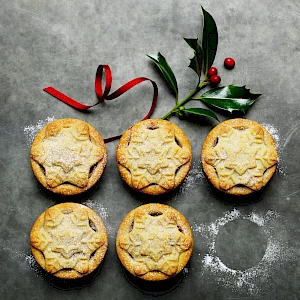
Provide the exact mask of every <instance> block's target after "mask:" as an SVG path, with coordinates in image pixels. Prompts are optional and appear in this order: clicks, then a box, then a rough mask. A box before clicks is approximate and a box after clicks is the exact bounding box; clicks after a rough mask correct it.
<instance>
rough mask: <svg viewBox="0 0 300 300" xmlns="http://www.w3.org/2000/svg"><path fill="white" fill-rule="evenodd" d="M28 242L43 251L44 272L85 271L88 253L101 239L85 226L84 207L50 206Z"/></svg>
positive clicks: (86, 222)
mask: <svg viewBox="0 0 300 300" xmlns="http://www.w3.org/2000/svg"><path fill="white" fill-rule="evenodd" d="M31 244H32V246H33V247H35V248H36V249H38V250H40V251H41V252H42V253H43V255H44V258H45V269H46V271H48V272H50V273H56V272H58V271H60V270H63V269H73V270H76V271H77V272H79V273H87V272H88V270H89V260H90V258H91V255H92V253H93V252H94V251H96V250H97V249H98V248H100V247H101V246H102V245H103V238H102V236H101V233H100V232H98V231H97V232H96V231H94V230H93V229H92V228H91V226H90V225H89V218H88V214H87V212H86V211H85V210H84V209H74V210H69V211H65V212H64V211H60V210H58V209H56V208H50V209H48V210H47V211H46V213H45V216H44V223H43V226H42V227H41V228H40V229H39V230H38V231H36V232H34V234H33V235H32V237H31Z"/></svg>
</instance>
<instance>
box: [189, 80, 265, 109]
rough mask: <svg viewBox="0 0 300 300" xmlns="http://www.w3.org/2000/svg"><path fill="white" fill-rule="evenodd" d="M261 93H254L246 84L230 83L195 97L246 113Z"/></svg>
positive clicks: (213, 104) (210, 103)
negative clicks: (235, 84)
mask: <svg viewBox="0 0 300 300" xmlns="http://www.w3.org/2000/svg"><path fill="white" fill-rule="evenodd" d="M259 96H261V94H254V93H251V92H250V89H247V88H246V86H234V85H228V86H223V87H217V88H214V89H211V90H209V91H207V92H205V93H204V94H202V95H201V96H199V97H197V98H194V99H198V100H201V101H202V102H204V103H206V104H209V105H212V106H215V107H217V108H220V109H223V110H227V111H228V112H230V113H232V112H233V111H238V112H242V113H244V114H245V113H246V112H247V111H248V110H249V109H250V107H251V106H252V105H253V104H254V102H255V100H256V99H257V98H258V97H259Z"/></svg>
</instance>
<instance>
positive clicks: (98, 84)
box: [43, 65, 158, 143]
mask: <svg viewBox="0 0 300 300" xmlns="http://www.w3.org/2000/svg"><path fill="white" fill-rule="evenodd" d="M103 70H104V72H105V88H104V92H103V91H102V78H103ZM144 81H150V82H151V83H152V86H153V90H154V91H153V99H152V105H151V107H150V110H149V112H148V113H147V115H146V116H145V117H144V118H143V119H142V120H146V119H148V118H149V117H150V116H151V115H152V113H153V111H154V108H155V106H156V103H157V99H158V88H157V85H156V83H155V82H154V81H153V80H151V79H148V78H146V77H138V78H135V79H133V80H130V81H129V82H127V83H125V84H124V85H122V86H121V87H120V88H118V89H117V90H116V91H115V92H113V93H111V94H109V92H110V89H111V83H112V73H111V70H110V67H109V66H108V65H99V66H98V68H97V72H96V78H95V92H96V95H97V98H98V101H97V102H96V103H95V104H93V105H84V104H82V103H80V102H78V101H76V100H74V99H72V98H70V97H69V96H67V95H65V94H63V93H61V92H60V91H58V90H56V89H55V88H53V87H52V86H48V87H46V88H44V89H43V90H44V91H45V92H47V93H49V94H50V95H52V96H53V97H55V98H57V99H59V100H61V101H63V102H65V103H66V104H68V105H70V106H72V107H74V108H76V109H79V110H87V109H89V108H91V107H93V106H95V105H97V104H99V103H102V102H104V100H113V99H115V98H117V97H119V96H121V95H122V94H124V93H125V92H127V91H128V90H130V89H131V88H133V87H134V86H136V85H137V84H140V83H141V82H144ZM120 137H121V135H118V136H113V137H110V138H107V139H104V142H105V143H109V142H111V141H114V140H116V139H119V138H120Z"/></svg>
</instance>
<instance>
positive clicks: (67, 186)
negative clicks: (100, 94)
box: [30, 119, 107, 194]
mask: <svg viewBox="0 0 300 300" xmlns="http://www.w3.org/2000/svg"><path fill="white" fill-rule="evenodd" d="M30 154H31V164H32V168H33V171H34V173H35V175H36V176H37V178H38V179H39V180H40V182H41V183H42V184H43V185H44V186H45V187H46V188H48V189H50V190H52V191H54V192H57V193H62V194H77V193H79V192H82V191H84V190H86V189H87V188H89V187H91V186H92V185H93V184H94V183H95V182H96V181H97V180H98V179H99V177H100V176H101V174H102V172H103V169H104V167H105V164H106V159H107V158H106V156H107V155H106V148H105V145H104V142H103V139H102V138H101V136H100V134H99V133H98V132H97V131H96V129H94V128H93V127H92V126H91V125H89V124H87V123H85V122H83V121H81V120H76V119H61V120H55V121H53V122H51V123H49V124H48V125H46V126H45V127H44V128H43V129H42V130H41V131H40V132H39V133H38V134H37V136H36V138H35V140H34V142H33V144H32V148H31V152H30Z"/></svg>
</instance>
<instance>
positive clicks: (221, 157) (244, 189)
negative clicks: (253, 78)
mask: <svg viewBox="0 0 300 300" xmlns="http://www.w3.org/2000/svg"><path fill="white" fill-rule="evenodd" d="M202 164H203V168H204V171H205V173H206V174H207V176H208V177H209V179H210V180H211V181H212V183H213V184H214V185H215V186H216V187H217V188H219V189H221V190H223V191H226V192H228V193H232V194H237V195H239V194H248V193H250V192H253V191H257V190H259V189H261V188H262V187H263V186H264V185H265V184H266V183H267V182H268V181H269V179H270V178H271V177H272V175H273V173H274V171H275V169H276V164H277V150H276V146H275V143H274V140H273V138H272V136H271V135H270V133H269V132H268V131H267V130H266V129H265V128H264V127H263V126H262V125H260V124H258V123H256V122H254V121H251V120H246V119H231V120H227V121H225V122H222V123H220V124H219V125H218V126H216V127H215V128H214V129H213V130H212V131H211V132H210V133H209V135H208V136H207V139H206V140H205V142H204V145H203V149H202Z"/></svg>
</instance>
